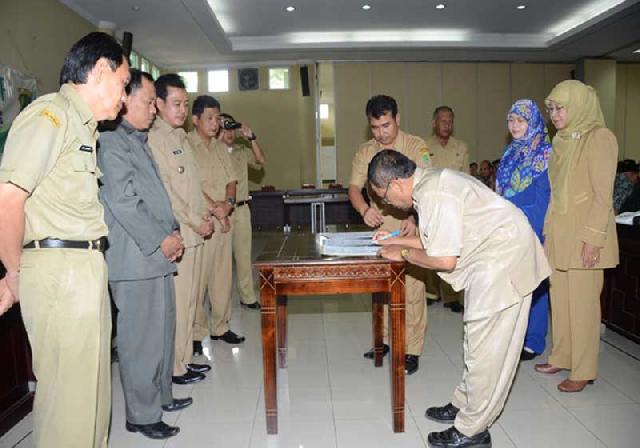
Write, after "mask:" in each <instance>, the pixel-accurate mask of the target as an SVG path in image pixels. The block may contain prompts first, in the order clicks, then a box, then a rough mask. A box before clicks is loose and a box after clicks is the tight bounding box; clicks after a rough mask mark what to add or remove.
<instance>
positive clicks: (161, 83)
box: [155, 73, 187, 100]
mask: <svg viewBox="0 0 640 448" xmlns="http://www.w3.org/2000/svg"><path fill="white" fill-rule="evenodd" d="M155 85H156V96H157V97H158V98H162V99H163V100H166V99H167V94H168V93H169V92H168V90H169V89H167V87H175V88H177V89H184V90H187V88H186V87H185V85H184V80H183V79H182V76H180V75H178V74H177V73H167V74H166V75H162V76H159V77H158V79H156V82H155Z"/></svg>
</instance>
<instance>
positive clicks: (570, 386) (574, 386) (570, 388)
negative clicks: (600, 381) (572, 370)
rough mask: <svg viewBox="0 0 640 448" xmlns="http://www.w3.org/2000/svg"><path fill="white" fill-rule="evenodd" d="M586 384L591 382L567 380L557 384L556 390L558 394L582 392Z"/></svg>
mask: <svg viewBox="0 0 640 448" xmlns="http://www.w3.org/2000/svg"><path fill="white" fill-rule="evenodd" d="M587 384H593V380H579V381H574V380H570V379H569V378H567V379H566V380H564V381H563V382H562V383H560V384H558V390H559V391H560V392H582V390H583V389H584V388H585V387H587Z"/></svg>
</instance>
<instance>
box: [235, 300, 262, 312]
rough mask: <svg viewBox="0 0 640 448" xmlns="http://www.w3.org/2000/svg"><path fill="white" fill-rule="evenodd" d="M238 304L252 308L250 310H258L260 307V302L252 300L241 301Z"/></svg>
mask: <svg viewBox="0 0 640 448" xmlns="http://www.w3.org/2000/svg"><path fill="white" fill-rule="evenodd" d="M240 306H243V307H245V308H249V309H252V310H259V309H260V308H261V306H260V302H253V303H242V302H240Z"/></svg>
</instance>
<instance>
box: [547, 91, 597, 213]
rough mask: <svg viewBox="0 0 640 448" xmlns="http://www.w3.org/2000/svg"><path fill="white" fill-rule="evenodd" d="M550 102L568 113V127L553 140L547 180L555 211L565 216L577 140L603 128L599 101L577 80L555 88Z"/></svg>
mask: <svg viewBox="0 0 640 448" xmlns="http://www.w3.org/2000/svg"><path fill="white" fill-rule="evenodd" d="M549 101H553V102H554V103H556V104H559V105H561V106H563V107H564V108H565V109H566V111H567V126H566V127H565V128H564V129H560V130H558V133H557V134H556V135H555V137H553V150H552V151H551V159H550V161H549V181H550V182H551V195H552V198H553V207H554V211H555V212H556V213H558V214H565V213H567V209H568V205H569V192H568V188H569V172H570V169H571V161H572V160H573V155H574V153H575V151H576V148H577V147H578V142H579V140H580V139H581V138H582V137H583V136H584V135H585V134H587V133H588V132H589V131H591V130H592V129H594V128H597V127H604V126H605V124H604V117H603V115H602V110H601V109H600V101H599V100H598V95H597V94H596V91H595V90H594V88H593V87H591V86H588V85H586V84H583V83H581V82H580V81H573V80H570V81H562V82H561V83H559V84H558V85H556V86H555V87H554V88H553V90H552V91H551V93H550V94H549V96H548V97H547V99H546V100H545V104H546V105H547V107H549Z"/></svg>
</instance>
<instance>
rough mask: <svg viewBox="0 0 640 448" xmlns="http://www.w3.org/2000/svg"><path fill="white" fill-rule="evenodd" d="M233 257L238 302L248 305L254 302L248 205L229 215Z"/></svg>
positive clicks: (249, 211) (254, 292)
mask: <svg viewBox="0 0 640 448" xmlns="http://www.w3.org/2000/svg"><path fill="white" fill-rule="evenodd" d="M231 232H233V235H232V240H233V243H232V246H233V259H234V260H235V262H236V284H237V286H238V293H239V294H240V302H242V303H244V304H247V305H250V304H252V303H255V302H256V300H257V299H256V291H255V289H254V286H253V270H252V268H251V237H252V233H251V210H250V209H249V206H248V205H243V206H240V207H238V208H236V209H235V210H234V212H233V214H232V215H231Z"/></svg>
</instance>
